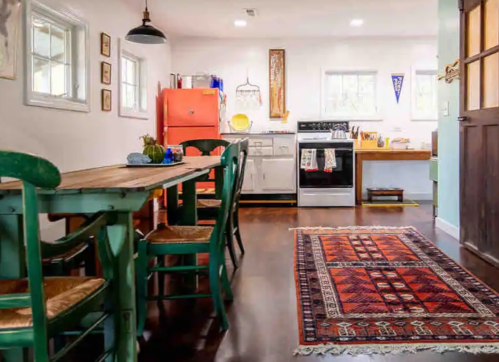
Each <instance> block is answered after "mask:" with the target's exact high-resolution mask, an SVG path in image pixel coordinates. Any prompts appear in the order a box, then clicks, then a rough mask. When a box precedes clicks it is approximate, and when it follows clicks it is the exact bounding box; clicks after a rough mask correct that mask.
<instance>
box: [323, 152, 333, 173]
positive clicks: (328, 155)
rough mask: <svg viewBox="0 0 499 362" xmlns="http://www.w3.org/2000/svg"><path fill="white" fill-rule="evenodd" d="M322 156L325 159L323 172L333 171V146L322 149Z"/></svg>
mask: <svg viewBox="0 0 499 362" xmlns="http://www.w3.org/2000/svg"><path fill="white" fill-rule="evenodd" d="M324 156H325V159H326V163H325V164H324V172H333V168H336V152H335V150H334V148H326V149H325V150H324Z"/></svg>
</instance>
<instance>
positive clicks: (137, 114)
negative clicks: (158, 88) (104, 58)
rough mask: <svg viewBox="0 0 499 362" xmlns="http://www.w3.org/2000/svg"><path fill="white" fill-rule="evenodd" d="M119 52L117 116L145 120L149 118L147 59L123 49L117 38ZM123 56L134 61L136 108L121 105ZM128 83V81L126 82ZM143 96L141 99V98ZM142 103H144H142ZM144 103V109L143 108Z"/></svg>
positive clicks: (121, 42)
mask: <svg viewBox="0 0 499 362" xmlns="http://www.w3.org/2000/svg"><path fill="white" fill-rule="evenodd" d="M118 43H119V52H118V57H119V58H118V64H119V67H118V68H119V74H118V83H119V84H118V101H119V107H118V110H119V116H120V117H124V118H136V119H142V120H147V119H149V113H148V95H147V59H145V58H143V57H140V56H138V55H136V54H135V53H134V52H132V51H130V50H129V49H125V47H124V44H123V43H124V42H123V41H122V40H121V39H119V42H118ZM123 58H127V59H128V60H131V61H134V62H136V74H135V81H136V84H135V86H136V87H137V93H136V103H137V105H138V107H137V108H135V109H133V108H128V107H125V106H124V105H123V84H124V80H123ZM127 84H128V83H127ZM143 97H145V99H144V100H143V99H142V98H143ZM143 103H144V104H143ZM143 105H145V109H144V108H143Z"/></svg>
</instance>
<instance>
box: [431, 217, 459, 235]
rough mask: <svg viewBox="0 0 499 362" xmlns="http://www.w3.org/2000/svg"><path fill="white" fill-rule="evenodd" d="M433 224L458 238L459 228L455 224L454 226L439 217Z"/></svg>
mask: <svg viewBox="0 0 499 362" xmlns="http://www.w3.org/2000/svg"><path fill="white" fill-rule="evenodd" d="M435 226H436V227H437V228H439V229H440V230H442V231H443V232H445V233H447V234H449V235H450V236H452V237H453V238H455V239H456V240H459V228H458V227H457V226H454V225H452V224H451V223H449V222H447V221H445V220H443V219H441V218H439V217H437V219H436V220H435Z"/></svg>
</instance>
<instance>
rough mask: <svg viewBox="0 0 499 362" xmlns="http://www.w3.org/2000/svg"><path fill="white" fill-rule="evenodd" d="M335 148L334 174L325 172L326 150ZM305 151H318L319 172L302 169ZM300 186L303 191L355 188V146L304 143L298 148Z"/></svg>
mask: <svg viewBox="0 0 499 362" xmlns="http://www.w3.org/2000/svg"><path fill="white" fill-rule="evenodd" d="M328 148H334V150H335V154H336V167H335V168H334V169H333V172H324V165H325V163H326V159H325V156H324V149H328ZM305 149H315V150H317V166H318V169H319V170H318V171H305V170H303V169H301V162H300V161H301V154H302V151H303V150H305ZM298 150H299V153H298V160H299V164H298V167H299V174H300V179H299V186H300V188H302V189H312V188H315V189H328V188H353V185H354V180H353V178H354V146H353V143H351V142H344V143H343V142H334V143H331V142H329V143H328V142H303V143H300V144H299V146H298Z"/></svg>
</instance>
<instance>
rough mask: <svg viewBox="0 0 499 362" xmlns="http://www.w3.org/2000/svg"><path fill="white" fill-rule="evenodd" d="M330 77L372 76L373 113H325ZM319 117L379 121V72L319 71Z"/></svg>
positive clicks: (371, 70) (350, 70)
mask: <svg viewBox="0 0 499 362" xmlns="http://www.w3.org/2000/svg"><path fill="white" fill-rule="evenodd" d="M331 75H341V76H345V75H356V76H362V75H372V76H374V104H375V112H374V113H373V114H340V113H331V112H328V111H327V102H328V99H327V96H328V89H327V87H328V79H329V76H331ZM321 76H322V79H321V90H322V92H321V93H322V95H321V116H322V118H327V119H330V120H349V121H381V120H382V118H381V116H380V113H379V112H380V106H379V91H378V90H379V72H378V71H377V70H373V69H330V68H323V69H322V70H321Z"/></svg>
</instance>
